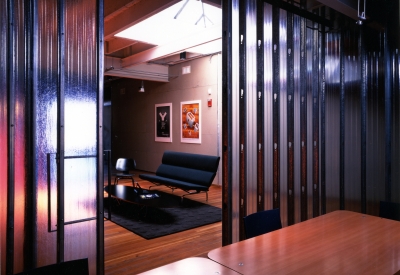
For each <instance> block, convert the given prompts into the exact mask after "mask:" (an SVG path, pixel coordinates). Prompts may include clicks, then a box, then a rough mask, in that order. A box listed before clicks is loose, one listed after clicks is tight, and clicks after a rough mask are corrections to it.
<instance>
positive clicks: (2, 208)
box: [0, 1, 8, 274]
mask: <svg viewBox="0 0 400 275" xmlns="http://www.w3.org/2000/svg"><path fill="white" fill-rule="evenodd" d="M7 15H8V7H7V2H6V1H0V43H1V45H2V46H1V47H0V273H1V274H5V271H6V265H5V263H6V232H7V219H6V218H7V199H6V198H7V192H8V188H7V184H6V183H7V178H8V177H7V171H8V170H7V164H8V163H7V154H8V150H7V148H8V146H7V141H8V139H7V129H8V127H7V125H8V120H7V113H8V104H7V98H8V96H7V91H8V86H7V85H8V81H7V80H8V73H7V72H8V70H7V64H8V61H7V58H8V55H7V49H8V46H5V45H7V41H8V23H7V22H8V16H7Z"/></svg>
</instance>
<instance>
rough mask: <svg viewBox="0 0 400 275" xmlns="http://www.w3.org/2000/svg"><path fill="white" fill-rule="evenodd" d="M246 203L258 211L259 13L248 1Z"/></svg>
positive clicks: (248, 211)
mask: <svg viewBox="0 0 400 275" xmlns="http://www.w3.org/2000/svg"><path fill="white" fill-rule="evenodd" d="M246 4H247V5H246V81H247V83H246V84H247V85H246V86H247V88H246V100H247V102H246V111H247V112H246V124H247V127H246V150H245V151H246V158H247V159H246V163H247V164H246V183H247V184H246V187H247V192H246V195H247V197H246V201H247V202H246V203H247V215H248V214H251V213H254V212H256V211H257V150H256V148H257V13H256V1H255V0H251V1H247V3H246Z"/></svg>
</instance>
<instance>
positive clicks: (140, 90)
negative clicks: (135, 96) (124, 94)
mask: <svg viewBox="0 0 400 275" xmlns="http://www.w3.org/2000/svg"><path fill="white" fill-rule="evenodd" d="M139 93H144V85H143V80H142V86H141V87H140V88H139Z"/></svg>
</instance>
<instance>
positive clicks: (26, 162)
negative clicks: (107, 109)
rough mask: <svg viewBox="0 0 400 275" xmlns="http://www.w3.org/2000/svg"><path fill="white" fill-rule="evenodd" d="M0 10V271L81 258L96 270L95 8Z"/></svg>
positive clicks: (66, 4)
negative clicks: (86, 260) (86, 259)
mask: <svg viewBox="0 0 400 275" xmlns="http://www.w3.org/2000/svg"><path fill="white" fill-rule="evenodd" d="M0 13H1V19H0V20H1V22H2V24H1V33H0V39H1V40H0V42H1V43H2V45H6V46H5V47H1V49H0V63H1V65H0V68H1V70H0V74H1V77H0V84H1V87H0V89H1V93H0V106H1V111H0V129H1V131H0V137H1V138H0V143H1V144H0V146H1V149H0V166H1V168H0V172H1V173H0V184H1V188H0V190H1V191H0V206H1V207H0V208H1V210H0V211H1V216H0V221H1V225H0V226H1V231H0V235H1V242H0V247H1V264H0V267H1V274H14V273H18V272H21V271H23V270H29V269H31V268H34V267H40V266H45V265H49V264H54V263H57V262H64V261H69V260H75V259H81V258H88V259H89V270H90V274H103V272H104V245H103V244H104V239H103V238H104V233H103V230H104V229H103V228H104V224H103V213H102V210H103V202H102V195H103V194H102V193H103V192H102V190H103V189H102V188H103V179H102V175H103V173H102V169H103V168H102V167H103V165H102V161H103V160H102V159H103V158H102V132H101V125H100V124H99V121H102V116H101V113H102V111H101V110H102V108H101V107H100V106H102V105H103V99H102V95H103V90H102V78H103V73H102V71H103V68H102V64H103V61H102V56H103V44H102V43H103V42H102V33H103V2H102V1H98V0H90V1H88V0H71V1H47V0H36V1H7V0H1V1H0ZM100 57H101V58H100ZM99 152H100V154H99ZM99 156H100V157H99Z"/></svg>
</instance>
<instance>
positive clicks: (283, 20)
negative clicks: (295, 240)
mask: <svg viewBox="0 0 400 275" xmlns="http://www.w3.org/2000/svg"><path fill="white" fill-rule="evenodd" d="M278 27H279V28H278V29H279V41H278V43H279V82H280V83H279V94H278V97H279V142H278V143H279V162H280V163H279V169H280V171H279V176H280V179H279V182H280V184H279V187H280V198H279V200H280V205H279V208H280V209H281V219H282V224H284V225H287V181H288V147H287V144H288V139H287V138H288V136H287V133H288V120H287V119H288V117H287V112H288V109H287V108H288V106H287V98H288V91H287V87H288V79H287V70H288V67H287V58H288V54H287V53H288V47H287V40H288V37H287V12H286V11H285V10H282V9H281V10H280V11H279V26H278Z"/></svg>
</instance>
